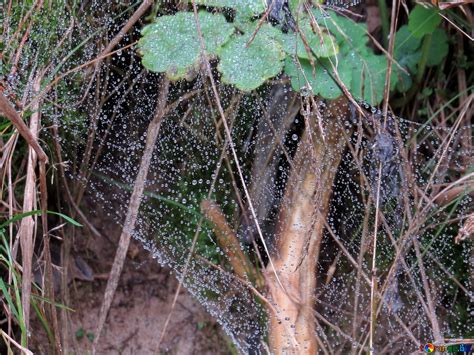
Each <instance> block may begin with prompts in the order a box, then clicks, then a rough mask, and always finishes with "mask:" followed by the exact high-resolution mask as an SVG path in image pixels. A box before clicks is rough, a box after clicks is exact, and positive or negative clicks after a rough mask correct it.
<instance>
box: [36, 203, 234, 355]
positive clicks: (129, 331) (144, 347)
mask: <svg viewBox="0 0 474 355" xmlns="http://www.w3.org/2000/svg"><path fill="white" fill-rule="evenodd" d="M88 203H89V204H90V202H88ZM91 207H92V206H91ZM94 207H96V206H94ZM104 219H105V221H104ZM106 220H107V218H105V217H104V214H102V213H100V212H99V213H91V214H90V222H91V223H93V224H94V225H95V226H96V227H97V229H98V230H99V231H100V232H101V233H102V234H103V235H104V236H106V238H103V239H102V240H101V239H98V238H97V237H94V236H92V235H88V234H86V235H83V234H78V235H77V236H74V243H73V246H74V248H73V249H74V250H73V256H72V258H81V259H82V260H83V261H85V262H86V263H87V265H88V266H89V267H90V269H91V271H92V272H93V280H90V281H84V280H77V279H75V280H72V281H71V282H70V284H69V293H70V302H69V304H68V306H69V307H70V308H72V309H73V310H74V311H73V312H69V314H68V315H69V322H68V326H67V328H68V329H64V325H63V326H62V328H61V331H63V333H65V334H68V336H67V337H66V338H65V339H64V340H63V343H64V344H63V345H64V348H65V350H67V351H65V353H66V354H88V353H90V350H91V344H92V340H93V338H94V336H95V335H94V331H95V328H96V326H97V322H98V315H99V310H100V307H101V304H102V301H103V295H104V291H105V287H106V283H107V278H108V272H109V271H110V268H111V266H112V263H113V259H114V255H115V250H116V245H117V242H118V238H119V236H120V232H121V230H120V227H119V226H117V225H116V224H115V223H113V222H109V221H106ZM79 233H83V231H79ZM177 286H178V282H177V280H176V278H175V276H174V275H173V274H171V272H170V270H169V269H166V268H163V267H161V266H160V265H158V263H157V262H156V260H154V259H153V258H152V257H151V255H150V254H149V253H148V252H147V251H145V250H144V249H143V248H142V246H141V245H140V243H139V242H137V241H135V240H132V243H131V245H130V248H129V251H128V254H127V259H126V262H125V265H124V269H123V272H122V276H121V279H120V282H119V285H118V288H117V291H116V293H115V297H114V300H113V303H112V307H111V310H110V313H109V316H108V318H107V322H106V324H105V327H104V331H103V333H102V336H101V338H100V345H99V348H98V349H97V353H98V354H229V353H230V345H229V344H230V343H229V340H228V338H227V337H226V336H225V335H224V333H223V331H222V330H221V329H220V328H219V326H218V325H217V323H216V321H215V320H214V319H213V318H212V317H211V316H210V315H209V314H207V313H206V311H205V310H204V308H203V307H202V306H201V305H200V304H199V303H198V302H197V301H196V300H195V299H194V298H193V297H192V296H191V295H190V294H189V293H188V292H187V291H186V290H185V289H182V290H181V292H180V294H179V296H178V301H177V304H176V307H175V309H174V311H173V313H172V316H171V320H170V323H169V325H168V328H167V331H166V333H165V336H164V339H163V341H162V343H161V344H160V346H159V348H158V340H159V338H160V335H161V331H162V329H163V325H164V324H165V321H166V318H167V317H168V314H169V312H170V310H171V304H172V301H173V298H174V295H175V292H176V289H177ZM63 324H64V323H63ZM36 340H37V341H38V343H37V350H38V353H47V351H45V350H44V349H45V347H44V345H45V344H44V343H43V344H41V340H38V339H36ZM43 340H44V342H47V340H46V338H45V337H44V338H43Z"/></svg>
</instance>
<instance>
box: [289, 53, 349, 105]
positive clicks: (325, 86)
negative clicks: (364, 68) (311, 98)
mask: <svg viewBox="0 0 474 355" xmlns="http://www.w3.org/2000/svg"><path fill="white" fill-rule="evenodd" d="M332 60H333V62H334V58H332ZM319 62H320V63H319ZM299 63H300V64H299V65H298V63H297V62H296V61H295V60H294V59H292V58H291V57H290V56H288V58H287V60H286V62H285V73H286V74H288V76H289V77H290V79H291V86H292V87H293V90H295V91H298V92H300V91H301V90H302V89H303V88H307V82H306V80H308V82H309V84H310V86H311V89H312V90H311V91H312V93H313V94H315V95H321V96H322V97H324V98H326V99H335V98H337V97H339V96H340V95H341V94H342V91H341V89H340V88H339V86H338V85H337V83H336V82H335V81H334V79H333V78H332V77H331V75H330V74H332V76H333V77H334V76H335V75H334V71H333V70H332V69H331V64H330V62H329V59H327V58H324V59H320V60H319V61H318V63H316V65H315V73H314V74H315V75H314V76H313V68H312V67H311V64H310V62H309V61H307V60H305V59H301V60H299ZM338 74H339V77H340V79H341V80H342V82H343V83H344V84H345V85H346V86H348V87H350V84H351V76H352V74H351V70H350V67H349V66H347V65H343V66H341V67H340V68H339V70H338Z"/></svg>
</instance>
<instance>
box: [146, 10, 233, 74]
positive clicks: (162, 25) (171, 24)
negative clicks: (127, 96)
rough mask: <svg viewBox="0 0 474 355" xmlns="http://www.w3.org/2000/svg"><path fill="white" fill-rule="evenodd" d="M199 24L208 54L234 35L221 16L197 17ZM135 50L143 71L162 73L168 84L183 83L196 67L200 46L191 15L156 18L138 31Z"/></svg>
mask: <svg viewBox="0 0 474 355" xmlns="http://www.w3.org/2000/svg"><path fill="white" fill-rule="evenodd" d="M199 23H200V25H201V31H202V35H203V38H204V43H205V45H206V51H207V53H209V54H211V55H212V54H215V53H216V51H217V49H218V48H219V47H220V46H222V45H223V44H224V43H225V42H226V41H227V40H228V39H229V38H230V36H231V35H232V33H233V32H234V27H233V26H232V24H230V23H228V22H226V20H225V18H224V16H223V15H221V14H211V13H207V12H204V11H201V12H200V13H199ZM138 48H139V51H140V53H141V54H142V55H143V58H142V63H143V65H144V66H145V68H147V69H149V70H151V71H153V72H159V73H163V72H166V74H167V76H168V77H169V78H170V79H172V80H179V79H183V78H185V77H186V76H187V73H188V72H190V71H192V70H193V68H195V67H196V66H198V64H199V58H200V55H201V42H200V40H199V37H198V32H197V27H196V20H195V17H194V14H193V13H192V12H179V13H177V14H175V15H173V16H162V17H158V18H157V19H156V20H155V22H154V23H153V24H150V25H148V26H146V27H145V28H144V29H143V30H142V38H141V39H140V41H139V42H138Z"/></svg>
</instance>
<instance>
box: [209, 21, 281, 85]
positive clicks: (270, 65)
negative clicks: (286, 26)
mask: <svg viewBox="0 0 474 355" xmlns="http://www.w3.org/2000/svg"><path fill="white" fill-rule="evenodd" d="M254 28H256V24H254ZM251 35H252V34H251V32H250V31H249V32H248V33H246V34H245V35H243V36H239V35H236V36H234V37H232V39H231V40H230V41H229V42H227V43H226V44H225V45H224V46H223V47H222V48H220V50H219V51H218V55H219V58H220V62H219V65H218V67H217V68H218V70H219V71H220V72H221V73H222V81H223V82H225V83H228V84H232V85H235V86H236V87H237V88H239V89H241V90H243V91H250V90H253V89H256V88H258V87H259V86H260V85H262V84H263V83H264V82H265V81H266V80H267V79H270V78H272V77H274V76H276V75H278V74H279V73H280V72H281V70H282V68H283V62H282V60H283V58H284V57H285V53H284V52H283V50H282V47H281V45H280V41H279V39H280V36H281V32H280V31H278V30H277V29H275V28H273V27H272V26H270V25H269V24H263V26H262V27H261V28H260V29H259V31H258V33H257V35H256V36H255V38H254V39H253V41H252V43H251V44H250V45H249V46H247V43H248V42H249V40H250V37H251Z"/></svg>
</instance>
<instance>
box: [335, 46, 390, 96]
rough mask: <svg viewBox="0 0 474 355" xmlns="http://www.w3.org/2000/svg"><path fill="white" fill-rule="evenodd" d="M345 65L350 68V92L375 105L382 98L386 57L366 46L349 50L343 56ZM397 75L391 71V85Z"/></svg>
mask: <svg viewBox="0 0 474 355" xmlns="http://www.w3.org/2000/svg"><path fill="white" fill-rule="evenodd" d="M344 63H345V66H348V67H350V68H351V70H352V82H351V85H350V91H351V94H352V95H354V96H355V97H356V98H358V99H362V100H365V101H367V102H368V103H369V104H371V105H377V104H378V103H380V101H382V99H383V91H384V86H385V75H386V71H387V58H386V57H385V56H382V55H375V54H373V53H372V52H371V51H370V50H369V49H368V48H364V49H363V50H360V51H355V50H352V51H349V52H348V53H347V55H346V56H345V58H344ZM396 80H397V77H396V76H395V75H394V74H393V73H392V78H391V80H390V82H391V87H392V88H393V87H394V86H395V84H396Z"/></svg>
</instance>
